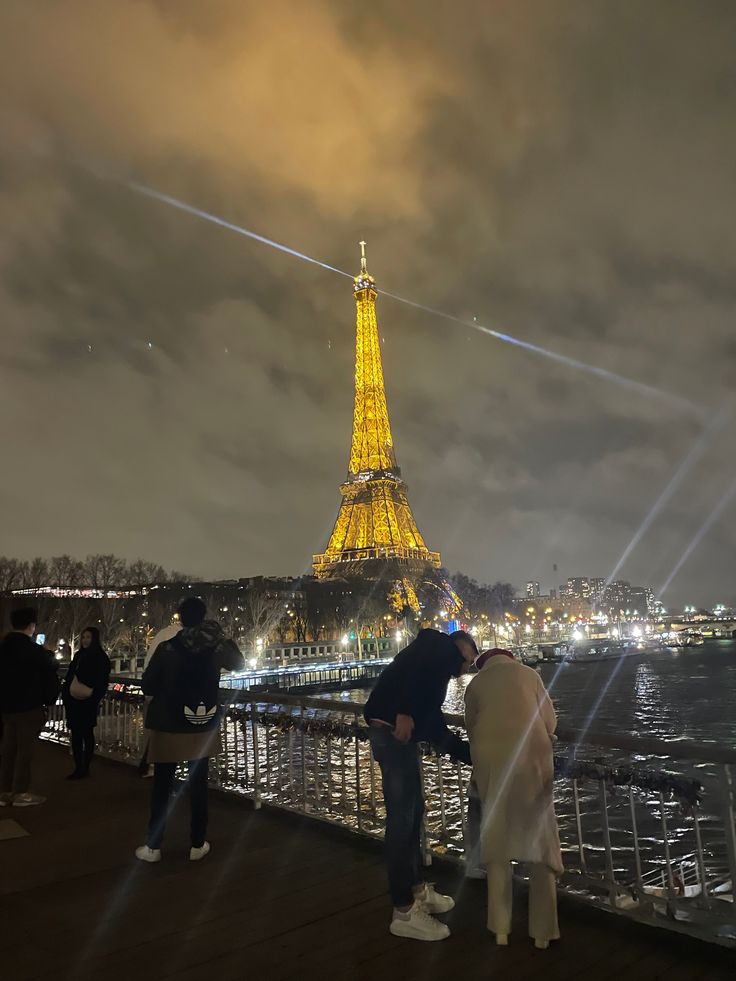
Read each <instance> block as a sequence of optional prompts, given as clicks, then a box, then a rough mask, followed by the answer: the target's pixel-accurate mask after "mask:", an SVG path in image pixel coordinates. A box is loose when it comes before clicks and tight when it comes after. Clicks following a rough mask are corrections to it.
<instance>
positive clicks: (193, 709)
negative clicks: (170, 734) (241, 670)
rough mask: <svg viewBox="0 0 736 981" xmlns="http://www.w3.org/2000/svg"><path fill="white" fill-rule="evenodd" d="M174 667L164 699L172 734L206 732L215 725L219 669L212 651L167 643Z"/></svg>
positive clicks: (217, 717) (216, 723)
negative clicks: (171, 653)
mask: <svg viewBox="0 0 736 981" xmlns="http://www.w3.org/2000/svg"><path fill="white" fill-rule="evenodd" d="M170 644H171V646H172V648H173V651H174V664H173V665H172V671H171V675H170V684H169V685H167V689H168V690H167V691H166V693H165V695H164V699H165V702H166V707H167V710H168V711H167V715H168V716H169V722H170V723H171V725H172V727H173V728H174V729H175V731H176V732H206V731H208V730H210V729H214V728H215V727H216V726H217V725H218V722H219V708H220V705H219V700H220V668H219V665H218V663H217V662H216V659H215V652H214V650H211V649H210V650H200V651H192V650H189V649H188V648H186V647H185V646H184V645H183V644H182V643H181V641H180V640H179V638H178V637H174V638H173V640H171V641H170Z"/></svg>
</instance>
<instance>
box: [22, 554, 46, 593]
mask: <svg viewBox="0 0 736 981" xmlns="http://www.w3.org/2000/svg"><path fill="white" fill-rule="evenodd" d="M49 579H50V574H49V564H48V562H47V561H46V559H41V558H35V559H31V561H30V562H26V563H24V569H23V588H24V589H42V588H43V587H44V586H48V585H49Z"/></svg>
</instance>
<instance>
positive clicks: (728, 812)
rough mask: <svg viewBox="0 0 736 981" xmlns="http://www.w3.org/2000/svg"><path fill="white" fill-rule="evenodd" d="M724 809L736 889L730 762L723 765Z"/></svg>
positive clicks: (735, 906) (735, 911)
mask: <svg viewBox="0 0 736 981" xmlns="http://www.w3.org/2000/svg"><path fill="white" fill-rule="evenodd" d="M723 792H724V809H723V819H724V821H723V823H724V831H725V834H726V851H727V853H728V868H729V871H730V873H731V889H732V890H734V889H736V817H735V815H734V783H733V773H732V772H731V767H730V766H729V764H728V763H727V764H725V765H724V767H723ZM731 916H732V918H733V919H734V920H736V902H733V903H731Z"/></svg>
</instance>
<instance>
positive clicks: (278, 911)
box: [0, 745, 736, 981]
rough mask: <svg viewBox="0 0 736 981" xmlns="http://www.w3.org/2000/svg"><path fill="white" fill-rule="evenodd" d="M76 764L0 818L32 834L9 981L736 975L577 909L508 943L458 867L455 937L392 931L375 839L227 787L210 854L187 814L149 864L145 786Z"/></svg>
mask: <svg viewBox="0 0 736 981" xmlns="http://www.w3.org/2000/svg"><path fill="white" fill-rule="evenodd" d="M68 770H69V759H68V757H67V756H66V755H65V753H64V752H63V751H62V750H60V749H58V748H56V747H53V746H48V745H44V746H42V747H41V749H40V751H39V759H38V763H37V767H36V777H37V779H36V781H35V789H37V790H38V791H39V792H41V793H46V794H48V796H49V801H48V803H47V804H45V805H44V806H42V807H37V808H28V809H23V810H21V809H14V808H3V809H2V810H0V821H1V820H11V819H12V820H14V821H17V822H18V823H19V824H20V825H21V826H22V827H23V828H24V829H25V830H26V831H27V832H28V833H29V834H28V837H23V838H14V839H8V840H0V978H1V979H2V981H31V979H42V978H43V979H55V981H61V979H70V981H72V979H73V981H85V979H92V978H94V979H95V981H116V979H123V978H125V979H126V981H160V979H163V978H172V979H177V981H201V979H203V978H206V977H213V978H217V979H218V981H231V979H232V981H240V979H245V978H258V977H264V978H268V979H269V981H280V979H309V978H321V979H333V978H334V979H340V981H343V979H350V981H363V979H366V981H367V979H371V981H379V979H380V981H393V979H397V981H398V979H401V981H413V979H417V981H419V979H421V981H430V979H434V978H438V979H439V978H468V979H475V978H478V979H480V978H491V977H501V976H503V977H504V978H508V979H512V981H527V979H531V978H537V977H544V979H545V981H558V979H560V981H561V979H571V981H572V979H576V978H577V979H584V978H591V979H596V981H608V979H613V978H622V979H627V981H631V979H634V981H635V979H639V978H641V979H657V978H662V979H667V981H695V979H701V978H702V979H703V981H705V979H708V981H721V979H723V981H725V979H726V978H728V979H729V981H730V979H732V978H733V976H734V967H736V955H735V954H733V953H732V952H730V951H727V950H723V949H720V948H717V947H712V946H710V945H706V944H699V943H697V942H694V941H689V940H687V939H686V938H683V937H680V936H676V935H672V934H669V933H667V932H665V931H660V930H654V929H649V928H646V927H640V926H636V925H634V924H630V923H627V922H625V921H623V920H621V919H619V918H617V917H613V916H610V915H607V914H605V913H600V912H597V911H593V910H587V909H583V908H581V907H579V906H577V905H575V904H572V903H569V902H563V903H561V910H560V914H561V929H562V933H563V938H562V940H561V941H560V942H559V943H557V944H554V945H553V946H552V947H551V948H550V950H548V951H537V950H535V949H534V948H533V946H532V944H531V942H530V941H529V940H528V939H527V938H526V930H525V923H524V913H523V909H520V910H519V919H518V925H516V926H515V932H514V934H513V936H512V939H511V944H510V946H509V947H508V948H505V949H504V948H497V947H496V946H495V945H494V944H493V942H492V938H491V936H490V934H488V933H487V931H486V930H485V884H484V883H483V882H469V881H465V880H463V879H462V878H461V877H460V876H459V875H458V873H457V872H456V871H455V870H454V869H452V868H448V867H445V866H442V867H441V868H439V869H436V870H435V871H434V874H435V877H436V878H437V881H438V882H439V884H440V886H441V888H442V889H443V890H445V891H448V892H450V893H452V894H453V895H455V896H456V899H457V907H456V909H455V910H454V911H453V912H452V914H450V916H449V918H448V922H449V923H450V925H451V928H452V931H453V935H452V937H451V938H450V939H449V940H446V941H443V942H441V943H435V944H422V943H417V942H415V941H408V940H401V939H399V938H396V937H392V936H391V935H390V934H389V932H388V929H387V928H388V915H389V903H388V899H387V896H386V885H385V878H384V870H383V865H382V862H381V851H380V846H379V845H378V843H375V842H372V841H364V840H362V839H358V838H356V837H355V836H351V835H350V834H349V833H348V832H345V831H342V830H340V829H333V828H330V827H326V826H324V825H322V824H318V823H316V822H312V821H309V820H308V819H303V818H298V817H294V816H291V815H287V814H284V813H280V812H276V811H272V810H263V811H254V810H253V809H252V807H251V806H250V804H249V803H247V802H242V801H237V800H234V799H232V798H226V797H224V796H220V795H214V796H213V799H212V801H211V828H210V835H209V837H210V839H211V841H212V853H211V855H210V856H209V857H208V858H207V859H206V860H204V861H203V862H201V863H198V864H192V863H190V862H189V861H188V860H187V850H188V842H187V815H186V813H185V812H186V808H182V812H184V813H182V812H180V814H179V815H178V817H177V818H176V819H175V820H174V821H173V823H172V826H171V827H170V829H169V834H168V837H167V840H166V842H165V852H164V860H163V861H162V862H161V863H160V864H159V865H152V866H151V865H143V864H141V863H139V862H137V861H136V860H135V858H133V857H132V855H133V850H134V848H135V846H136V845H138V844H140V843H141V841H142V840H143V839H142V831H143V828H144V825H145V819H146V811H147V802H148V793H149V790H150V784H149V783H148V781H143V780H140V778H139V777H138V776H137V774H136V773H135V771H134V770H133V769H132V768H129V767H124V766H121V765H118V764H115V763H111V762H109V761H105V760H98V761H95V770H94V776H93V778H92V779H91V780H88V781H83V782H78V783H68V782H65V781H64V780H63V776H64V774H65V773H67V772H68ZM517 905H520V906H523V898H522V899H521V900H520V902H519V904H517Z"/></svg>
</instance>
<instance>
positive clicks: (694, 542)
mask: <svg viewBox="0 0 736 981" xmlns="http://www.w3.org/2000/svg"><path fill="white" fill-rule="evenodd" d="M735 497H736V477H735V478H734V479H733V480H732V481H731V483H730V484H729V486H728V487H727V488H726V491H725V493H724V494H723V496H722V497H721V499H720V500H719V501H718V503H717V504H716V505H715V507H714V508H713V510H712V511H711V512H710V514H709V515H708V517H707V518H706V519H705V521H703V523H702V524H701V526H700V527H699V528H698V530H697V531H696V532H695V534H694V535H693V537H692V539H691V540H690V543H689V544H688V546H687V548H686V549H685V551H684V552H683V553H682V555H681V556H680V558H679V559H678V560H677V562H676V563H675V565H674V567H673V569H672V572H670V574H669V576H667V578H666V579H665V581H664V582H663V583H662V585H661V586H660V587H659V589H658V591H657V599H661V598H662V595H663V593H665V592H666V591H667V589H668V588H669V586H670V584H671V583H672V580H673V579H674V578H675V576H676V575H677V573H678V572H679V571H680V569H681V568H682V567H683V565H684V564H685V563H686V562H687V560H688V559H689V558H690V556H691V555H692V554H693V552H694V551H695V549H696V548H697V547H698V545H700V543H701V542H702V540H703V539H704V538H705V536H706V535H707V534H708V532H709V531H710V529H711V528H712V527H713V525H714V524H715V523H716V521H717V520H718V519H719V518H720V516H721V515H722V514H723V512H724V511H725V510H726V508H727V507H728V505H729V504H730V503H731V502H732V501H733V500H734V498H735Z"/></svg>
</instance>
